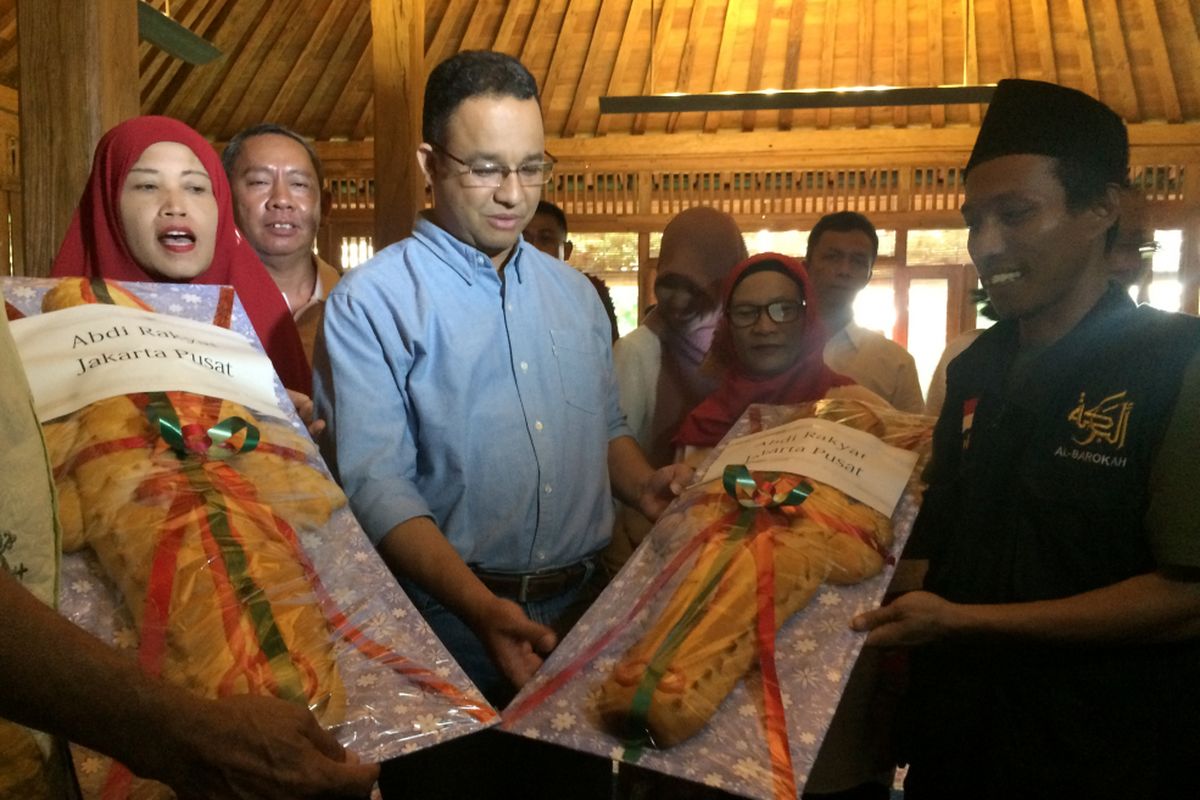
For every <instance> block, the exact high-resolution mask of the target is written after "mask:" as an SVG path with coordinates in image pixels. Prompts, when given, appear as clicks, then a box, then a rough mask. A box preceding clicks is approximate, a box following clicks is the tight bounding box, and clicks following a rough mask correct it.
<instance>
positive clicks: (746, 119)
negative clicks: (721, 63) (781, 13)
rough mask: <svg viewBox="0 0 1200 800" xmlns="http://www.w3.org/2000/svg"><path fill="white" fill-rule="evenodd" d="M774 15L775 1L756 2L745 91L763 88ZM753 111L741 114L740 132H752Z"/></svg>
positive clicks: (763, 0)
mask: <svg viewBox="0 0 1200 800" xmlns="http://www.w3.org/2000/svg"><path fill="white" fill-rule="evenodd" d="M774 15H775V0H758V12H757V13H756V14H755V17H754V42H755V46H754V47H752V48H750V70H749V72H748V73H747V75H746V89H747V90H748V91H755V90H757V89H766V88H768V87H766V86H763V70H764V69H765V67H766V64H767V41H768V39H769V38H770V35H771V17H773V16H774ZM756 115H757V112H755V111H743V112H742V130H743V131H752V130H754V118H755V116H756Z"/></svg>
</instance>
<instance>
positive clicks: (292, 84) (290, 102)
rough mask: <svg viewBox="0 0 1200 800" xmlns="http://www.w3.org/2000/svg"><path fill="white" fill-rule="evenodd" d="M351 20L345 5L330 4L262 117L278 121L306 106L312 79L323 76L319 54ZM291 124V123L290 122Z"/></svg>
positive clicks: (326, 48) (322, 60)
mask: <svg viewBox="0 0 1200 800" xmlns="http://www.w3.org/2000/svg"><path fill="white" fill-rule="evenodd" d="M348 21H349V17H348V16H347V15H346V6H345V5H344V4H342V3H330V4H329V5H327V6H326V7H325V11H324V12H322V14H321V19H320V21H318V22H317V27H316V29H315V30H313V33H312V36H310V37H308V42H307V43H306V44H305V45H304V49H303V50H302V51H301V53H300V55H299V57H298V58H297V59H296V63H295V67H294V68H293V70H292V71H291V72H290V73H289V74H288V77H287V80H285V81H284V82H283V85H282V86H281V87H279V91H278V92H276V93H275V98H274V99H273V100H272V101H271V105H270V106H268V107H267V113H266V115H265V116H264V117H263V120H264V121H266V122H279V121H280V120H282V119H283V116H284V114H285V113H286V111H287V109H289V108H293V107H296V106H300V107H303V100H304V99H305V97H306V96H307V95H308V91H309V87H310V86H311V85H312V84H311V83H310V79H311V77H312V76H314V75H317V74H320V72H321V70H322V69H323V66H322V63H323V62H324V60H325V59H322V58H320V57H319V56H318V54H319V53H323V52H326V51H327V50H328V49H329V45H328V42H330V41H332V40H333V38H334V36H336V34H337V31H339V30H341V29H342V28H343V27H344V26H345V24H346V23H347V22H348ZM302 93H303V94H302ZM290 122H291V120H289V123H290Z"/></svg>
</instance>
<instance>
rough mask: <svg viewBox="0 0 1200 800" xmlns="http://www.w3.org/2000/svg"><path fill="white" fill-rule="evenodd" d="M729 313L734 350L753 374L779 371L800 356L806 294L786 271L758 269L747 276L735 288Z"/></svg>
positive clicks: (747, 369)
mask: <svg viewBox="0 0 1200 800" xmlns="http://www.w3.org/2000/svg"><path fill="white" fill-rule="evenodd" d="M726 313H727V314H728V315H729V332H730V334H731V339H732V341H733V350H734V353H735V354H736V355H737V359H738V362H739V363H740V364H741V365H742V368H743V369H744V370H746V372H749V373H750V374H751V375H755V376H758V377H764V378H765V377H770V376H772V375H778V374H779V373H781V372H783V371H785V370H787V369H788V368H790V367H791V366H792V365H793V364H795V363H796V360H797V359H798V358H799V357H800V353H801V351H802V350H803V347H804V336H803V334H804V297H803V294H802V292H801V291H800V285H799V284H797V283H796V282H795V281H794V280H792V279H791V278H789V277H788V276H786V275H784V274H783V273H780V272H774V271H764V272H756V273H754V274H753V275H750V276H749V277H747V278H744V279H743V280H742V281H741V282H740V283H739V284H738V285H737V288H736V289H734V290H733V295H732V296H731V297H730V298H729V308H728V309H726ZM780 319H782V320H785V321H782V322H780V321H777V320H780Z"/></svg>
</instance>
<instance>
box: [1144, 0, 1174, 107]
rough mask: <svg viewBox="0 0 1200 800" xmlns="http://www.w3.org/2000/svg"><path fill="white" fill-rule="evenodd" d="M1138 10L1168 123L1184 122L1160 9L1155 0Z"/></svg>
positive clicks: (1147, 1)
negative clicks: (1159, 15)
mask: <svg viewBox="0 0 1200 800" xmlns="http://www.w3.org/2000/svg"><path fill="white" fill-rule="evenodd" d="M1138 8H1139V10H1140V11H1141V12H1142V33H1143V34H1144V35H1145V36H1146V45H1147V47H1148V48H1149V50H1150V59H1151V61H1152V62H1153V64H1154V77H1155V78H1156V79H1157V80H1156V85H1157V88H1158V91H1159V93H1160V94H1161V95H1162V99H1163V107H1164V109H1165V111H1166V118H1167V122H1182V121H1183V110H1182V109H1181V108H1180V105H1179V90H1178V89H1176V88H1175V75H1174V74H1173V73H1172V71H1171V55H1170V52H1169V51H1168V50H1167V40H1166V37H1164V36H1163V30H1162V21H1161V20H1160V19H1159V17H1158V8H1157V7H1156V6H1155V4H1154V0H1140V2H1139V3H1138Z"/></svg>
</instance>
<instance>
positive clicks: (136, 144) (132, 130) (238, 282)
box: [51, 117, 312, 394]
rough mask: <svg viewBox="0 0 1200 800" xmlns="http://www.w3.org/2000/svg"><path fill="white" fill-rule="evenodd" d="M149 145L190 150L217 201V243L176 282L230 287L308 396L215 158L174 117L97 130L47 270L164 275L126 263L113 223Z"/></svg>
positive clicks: (282, 369) (277, 304)
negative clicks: (84, 177)
mask: <svg viewBox="0 0 1200 800" xmlns="http://www.w3.org/2000/svg"><path fill="white" fill-rule="evenodd" d="M157 142H178V143H179V144H182V145H184V146H186V147H188V148H189V149H190V150H191V151H192V152H193V153H195V154H196V157H197V158H198V159H200V163H201V164H203V165H204V169H205V170H207V171H208V176H209V178H210V179H211V180H212V188H213V195H214V196H215V198H216V201H217V214H218V216H217V241H216V246H215V248H214V250H213V260H212V264H211V265H210V266H209V268H208V269H207V270H205V271H204V272H202V273H201V274H199V275H197V276H196V277H195V278H192V279H190V280H185V281H181V283H192V284H219V285H230V286H233V287H234V289H235V291H236V292H237V295H238V297H239V298H240V299H241V301H242V305H243V306H244V307H245V309H246V313H247V314H248V315H249V317H250V322H251V323H252V324H253V325H254V330H255V332H256V333H258V338H259V339H260V340H262V344H263V348H264V349H265V350H266V351H267V355H268V356H270V358H271V363H272V364H273V365H274V366H275V371H276V372H278V373H279V377H280V379H281V380H282V381H283V385H284V386H286V387H287V388H289V389H293V390H295V391H299V392H303V393H304V394H312V372H311V370H310V369H309V366H308V360H307V359H306V358H305V356H304V348H303V346H302V345H301V344H300V335H299V333H297V331H296V324H295V322H293V321H292V315H291V313H290V312H289V311H288V307H287V303H286V302H285V301H284V299H283V294H282V293H281V292H280V291H279V289H278V288H277V287H276V285H275V281H274V280H272V279H271V276H270V274H268V273H267V270H266V267H264V266H263V265H262V262H261V261H259V259H258V255H257V254H256V253H255V252H254V250H253V248H251V247H250V243H249V242H247V241H246V240H245V239H244V238H243V237H242V234H241V232H240V231H238V229H237V227H236V226H235V225H234V221H233V200H232V193H231V191H230V189H229V181H228V179H227V178H226V177H225V171H224V170H223V169H222V168H221V160H220V159H219V158H218V157H217V154H216V151H214V150H213V148H212V146H211V145H210V144H209V143H208V142H207V141H205V139H204V137H202V136H201V135H200V134H198V133H196V131H194V130H192V129H191V128H189V127H188V126H187V125H185V124H183V123H182V122H179V121H178V120H174V119H170V118H169V117H136V118H134V119H131V120H128V121H126V122H122V123H121V124H120V125H117V126H116V127H115V128H113V129H112V130H110V131H109V132H108V133H106V134H104V137H103V138H102V139H101V140H100V143H99V144H98V145H96V155H95V158H94V159H93V160H92V173H91V175H90V176H89V177H88V182H87V186H85V187H84V190H83V196H82V197H81V198H80V199H79V207H78V208H76V210H75V215H74V216H73V217H72V219H71V226H70V227H69V228H68V229H67V236H66V238H65V239H64V240H63V243H62V246H61V247H60V248H59V250H58V256H57V257H55V259H54V267H53V269H52V271H51V274H52V275H54V276H55V277H66V276H72V275H81V276H84V277H88V278H96V277H99V278H107V279H110V280H119V281H155V282H162V281H163V280H164V279H163V278H162V277H160V276H157V275H153V274H151V273H149V272H147V271H146V270H144V269H142V267H141V266H140V265H139V264H138V263H137V262H136V261H134V259H133V256H132V255H131V254H130V252H129V246H128V245H127V243H126V241H125V231H124V229H123V227H122V225H121V190H122V188H123V187H124V185H125V178H126V176H127V175H128V174H129V170H130V169H131V168H132V167H133V165H134V164H135V163H136V162H137V160H138V158H140V157H141V155H142V153H143V152H145V150H146V148H147V147H149V146H150V145H152V144H155V143H157Z"/></svg>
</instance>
